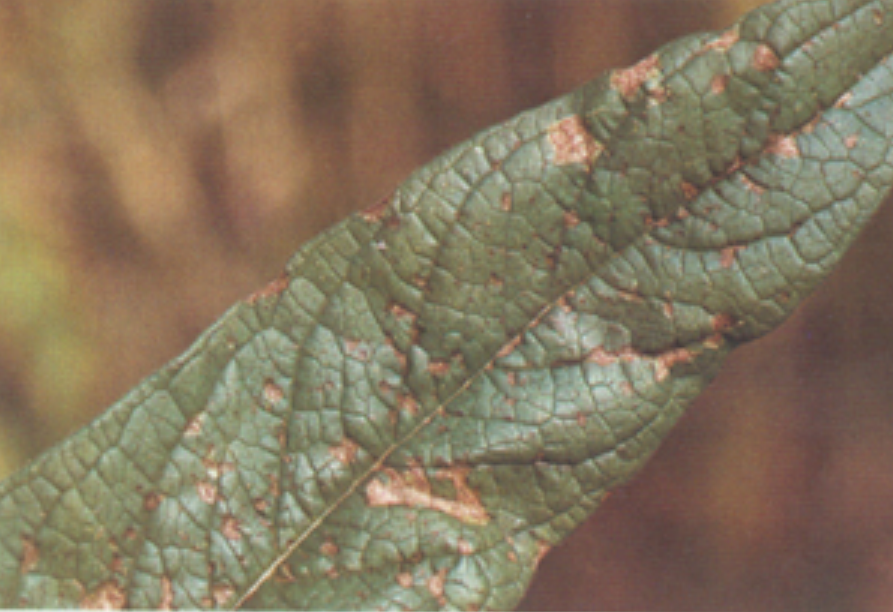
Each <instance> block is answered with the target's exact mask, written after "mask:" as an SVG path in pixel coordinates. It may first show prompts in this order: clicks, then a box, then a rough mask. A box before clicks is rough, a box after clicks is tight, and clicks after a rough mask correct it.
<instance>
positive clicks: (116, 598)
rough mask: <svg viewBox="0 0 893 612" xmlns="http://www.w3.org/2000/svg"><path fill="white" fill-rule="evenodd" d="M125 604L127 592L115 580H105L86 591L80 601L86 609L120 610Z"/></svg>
mask: <svg viewBox="0 0 893 612" xmlns="http://www.w3.org/2000/svg"><path fill="white" fill-rule="evenodd" d="M126 605H127V593H125V592H124V589H123V588H122V587H121V586H120V585H119V584H118V581H117V580H114V579H112V580H107V581H106V582H103V583H102V584H100V585H99V586H98V587H96V588H95V589H93V590H92V591H91V592H89V593H87V595H85V596H84V598H83V599H81V601H80V607H81V608H83V609H86V610H121V609H123V608H124V607H126Z"/></svg>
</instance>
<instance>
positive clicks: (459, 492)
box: [366, 465, 490, 525]
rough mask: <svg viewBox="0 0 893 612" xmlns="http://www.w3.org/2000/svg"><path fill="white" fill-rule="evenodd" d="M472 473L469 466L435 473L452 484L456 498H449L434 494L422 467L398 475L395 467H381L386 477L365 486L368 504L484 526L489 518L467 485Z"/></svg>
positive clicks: (415, 466)
mask: <svg viewBox="0 0 893 612" xmlns="http://www.w3.org/2000/svg"><path fill="white" fill-rule="evenodd" d="M470 472H471V469H470V468H468V467H452V468H445V469H441V470H438V471H437V472H436V473H435V475H434V477H435V478H437V479H438V480H448V481H450V482H451V483H452V485H453V489H454V491H455V498H454V499H447V498H445V497H440V496H437V495H435V494H434V493H433V492H432V488H431V482H430V480H429V479H428V474H427V472H426V471H425V469H424V468H422V467H421V466H419V465H414V466H412V467H410V468H409V469H407V470H404V471H399V472H398V471H397V470H395V469H393V468H387V467H386V468H382V469H381V470H380V472H379V473H380V474H381V475H383V476H384V478H380V477H377V478H373V479H372V480H371V481H370V482H369V484H368V485H366V502H367V503H368V504H369V506H371V507H388V506H404V507H410V508H425V509H428V510H434V511H437V512H442V513H443V514H446V515H448V516H451V517H453V518H455V519H457V520H459V521H461V522H463V523H466V524H469V525H485V524H487V523H489V522H490V516H489V514H487V511H486V509H485V508H484V506H483V504H482V503H481V500H480V497H479V496H478V494H477V493H476V492H475V491H473V490H472V489H471V487H470V486H469V484H468V475H469V474H470Z"/></svg>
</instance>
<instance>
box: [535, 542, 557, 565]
mask: <svg viewBox="0 0 893 612" xmlns="http://www.w3.org/2000/svg"><path fill="white" fill-rule="evenodd" d="M550 550H552V545H551V544H549V543H548V542H546V541H544V540H537V542H536V558H535V559H534V560H533V566H534V567H537V566H539V564H540V561H542V560H543V557H545V556H546V555H547V554H549V551H550Z"/></svg>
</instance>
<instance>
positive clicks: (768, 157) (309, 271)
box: [0, 0, 893, 609]
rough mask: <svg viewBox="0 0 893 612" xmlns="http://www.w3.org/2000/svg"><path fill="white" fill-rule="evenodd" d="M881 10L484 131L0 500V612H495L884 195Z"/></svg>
mask: <svg viewBox="0 0 893 612" xmlns="http://www.w3.org/2000/svg"><path fill="white" fill-rule="evenodd" d="M891 52H893V0H824V1H818V2H817V1H814V0H813V1H808V0H782V1H781V2H778V3H775V4H772V5H768V6H765V7H763V8H761V9H758V10H757V11H755V12H753V13H751V14H750V15H749V16H747V17H746V18H744V19H743V20H742V21H741V22H739V23H738V24H736V25H734V26H732V27H730V28H729V29H727V30H725V31H722V32H716V33H707V34H700V35H695V36H690V37H687V38H684V39H682V40H679V41H677V42H674V43H672V44H670V45H668V46H666V47H664V48H663V49H661V50H659V51H657V52H655V53H654V54H652V55H650V56H649V57H647V58H645V59H644V60H642V61H641V62H640V63H639V64H637V65H635V66H633V67H631V68H627V69H623V70H616V71H613V72H611V73H609V74H607V75H605V76H604V77H602V78H600V79H597V80H596V81H594V82H592V83H590V84H588V85H586V86H585V87H583V88H581V89H580V90H578V91H575V92H573V93H571V94H568V95H566V96H564V97H561V98H559V99H557V100H555V101H553V102H551V103H549V104H547V105H545V106H543V107H541V108H538V109H535V110H532V111H529V112H526V113H523V114H521V115H519V116H517V117H515V118H514V119H512V120H510V121H508V122H506V123H504V124H502V125H499V126H496V127H494V128H491V129H489V130H486V131H485V132H483V133H481V134H479V135H478V136H476V137H474V138H472V139H471V140H470V141H468V142H466V143H463V144H461V145H458V146H457V147H455V148H453V149H452V150H450V151H448V152H447V153H445V154H444V155H442V156H441V157H439V158H438V159H436V160H434V161H433V162H431V163H430V164H429V165H428V166H426V167H424V168H422V169H421V170H419V171H417V172H416V173H415V174H413V175H412V176H411V177H409V179H408V180H407V181H406V182H405V183H403V184H402V185H401V186H400V187H399V188H398V189H397V190H396V191H395V192H394V194H393V195H392V196H391V197H390V198H388V199H386V200H384V201H382V202H380V203H379V204H377V205H375V206H372V207H371V208H369V209H367V210H366V211H364V212H362V213H360V214H358V215H355V216H353V217H351V218H349V219H347V220H346V221H344V222H343V223H341V224H340V225H338V226H336V227H334V228H332V229H331V230H329V231H328V232H326V233H325V234H323V235H320V236H319V237H317V238H316V239H315V240H313V241H311V242H310V243H309V244H307V245H305V246H304V247H303V248H302V249H301V250H300V251H299V252H298V253H297V254H296V255H295V257H294V258H293V260H292V261H291V262H290V263H289V264H288V267H287V270H286V272H285V274H284V275H283V276H282V277H281V278H280V279H277V280H276V281H274V282H273V283H272V284H271V285H269V286H268V287H267V288H265V289H263V290H261V291H259V292H258V293H256V294H254V295H253V296H251V297H250V298H248V299H247V300H246V301H244V302H243V303H241V304H239V305H237V306H235V307H234V308H233V309H232V310H231V311H230V312H229V313H227V314H226V315H225V316H224V317H223V318H222V319H221V320H220V321H219V322H218V323H217V324H215V325H214V326H213V327H211V328H210V329H209V330H208V331H207V332H206V333H205V334H204V335H203V336H202V337H201V338H200V339H199V340H198V341H197V342H196V343H195V345H194V346H193V347H192V348H191V349H190V350H189V351H188V352H187V353H186V354H184V355H183V356H181V357H180V358H178V359H176V360H174V361H173V362H171V363H170V364H169V365H167V366H166V367H164V368H163V369H162V370H160V371H159V372H158V373H156V374H155V375H153V376H151V377H150V378H148V379H147V380H146V381H144V382H143V383H142V384H140V385H139V386H137V387H136V388H135V389H134V390H133V391H132V392H131V393H130V394H128V395H127V396H126V397H124V398H123V399H122V400H121V401H120V402H118V403H117V404H116V405H114V406H113V407H112V408H111V409H109V410H108V411H107V412H106V413H105V414H104V415H103V416H101V417H100V418H99V419H97V420H96V421H95V422H94V423H92V424H91V425H89V426H88V427H86V428H85V429H83V430H82V431H80V432H79V433H77V434H76V435H74V436H73V437H71V438H70V439H69V440H67V441H66V442H64V443H63V444H61V445H59V446H58V447H56V448H54V449H52V450H51V451H49V452H48V453H46V454H44V455H43V456H41V457H40V458H39V459H37V460H36V461H35V462H34V463H32V464H31V465H30V466H28V467H27V468H25V469H24V470H22V471H21V472H19V473H18V474H16V475H14V476H13V477H12V478H10V479H9V480H7V481H5V482H4V483H3V484H2V485H0V605H2V606H5V607H10V606H18V605H27V606H32V607H46V606H66V607H73V606H76V605H85V606H90V607H98V606H107V607H122V606H124V605H127V606H132V607H141V608H158V607H162V608H170V607H180V608H186V607H226V608H233V607H248V608H261V607H274V608H311V609H332V608H367V609H368V608H376V607H384V608H397V607H405V608H410V609H418V608H444V607H457V608H507V607H511V606H513V605H515V604H516V603H517V602H518V600H519V599H520V598H521V596H522V595H523V593H524V590H525V589H526V586H527V584H528V583H529V581H530V578H531V576H532V574H533V572H534V570H535V568H536V565H537V563H538V561H539V560H540V559H541V558H542V556H543V555H544V554H545V553H546V552H547V551H548V550H549V548H550V547H552V546H554V545H555V544H556V543H558V542H559V541H560V540H561V539H562V538H564V537H566V536H567V535H568V534H569V533H570V532H571V531H572V530H573V529H574V527H576V526H577V525H578V524H579V523H580V522H581V521H583V520H584V519H585V518H586V517H588V516H589V515H590V514H591V513H592V512H593V511H594V510H595V508H596V507H597V506H598V504H599V502H600V501H601V500H602V499H603V497H604V495H605V494H606V492H607V491H608V490H610V489H611V488H612V487H614V486H616V485H617V484H619V483H621V482H623V481H625V480H626V479H628V478H629V477H630V476H631V475H632V474H634V473H635V471H636V470H637V469H638V468H639V467H640V466H641V465H642V464H643V463H644V461H645V460H646V459H647V458H648V456H649V455H650V454H651V453H652V452H653V451H654V450H655V449H656V447H657V445H658V444H659V443H660V441H661V439H662V438H663V437H664V436H665V435H666V434H667V432H668V431H669V430H670V428H671V427H672V425H673V424H674V423H675V421H676V420H677V419H678V417H679V416H680V414H681V413H682V412H683V410H684V409H685V407H686V406H687V405H688V404H689V403H690V402H691V401H692V399H693V398H694V397H696V396H697V395H698V393H699V392H700V391H701V390H702V389H703V388H704V386H705V385H706V384H707V383H708V382H709V380H710V379H711V377H712V376H713V374H714V373H715V372H716V370H717V368H718V367H719V365H720V363H721V361H722V360H723V358H724V357H725V356H726V355H727V354H728V353H729V351H730V350H731V349H733V348H734V347H735V346H736V345H738V344H740V343H741V342H744V341H747V340H750V339H753V338H756V337H758V336H760V335H762V334H764V333H766V332H768V331H770V330H771V329H773V328H774V327H775V326H777V325H778V324H779V323H780V322H781V321H783V320H784V319H785V317H786V316H787V315H788V314H789V313H790V312H791V311H792V310H793V308H795V307H796V305H797V304H798V303H799V302H800V301H801V300H802V299H803V298H804V297H805V296H806V295H807V294H808V293H809V292H810V291H811V290H812V289H813V288H814V287H815V286H816V284H817V283H818V282H820V281H821V280H822V278H824V276H826V275H827V273H828V272H829V271H830V270H831V268H832V267H833V265H834V264H835V263H836V262H837V261H838V259H839V258H840V257H841V255H842V253H843V252H844V250H845V249H846V247H847V246H848V245H849V244H850V242H851V241H852V240H853V239H854V237H855V236H856V234H857V232H858V230H859V229H860V228H861V227H862V226H863V225H864V223H865V222H866V221H867V220H868V219H869V217H870V215H871V214H872V212H873V211H874V210H875V209H876V207H877V206H878V205H879V204H880V203H881V202H882V201H883V199H884V197H885V196H886V194H887V192H888V191H889V189H890V185H891V183H893V151H891V143H893V59H891V55H890V54H891Z"/></svg>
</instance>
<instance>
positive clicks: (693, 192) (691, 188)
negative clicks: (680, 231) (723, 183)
mask: <svg viewBox="0 0 893 612" xmlns="http://www.w3.org/2000/svg"><path fill="white" fill-rule="evenodd" d="M699 193H701V190H700V189H698V188H697V186H695V185H693V184H692V183H689V182H688V181H682V195H684V196H685V199H686V200H688V201H691V200H694V199H695V198H696V197H698V194H699ZM680 218H681V217H680Z"/></svg>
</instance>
